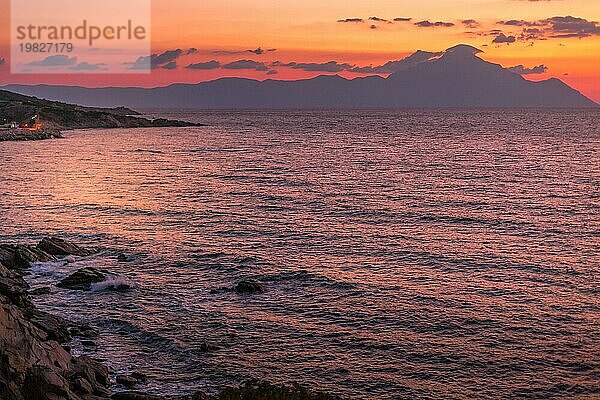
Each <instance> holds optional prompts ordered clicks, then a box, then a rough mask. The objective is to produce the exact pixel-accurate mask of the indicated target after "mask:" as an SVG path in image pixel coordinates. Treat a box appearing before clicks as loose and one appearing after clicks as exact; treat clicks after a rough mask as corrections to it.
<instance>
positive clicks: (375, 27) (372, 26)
mask: <svg viewBox="0 0 600 400" xmlns="http://www.w3.org/2000/svg"><path fill="white" fill-rule="evenodd" d="M369 29H377V25H371V26H369Z"/></svg>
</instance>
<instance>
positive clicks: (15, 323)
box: [0, 238, 336, 400]
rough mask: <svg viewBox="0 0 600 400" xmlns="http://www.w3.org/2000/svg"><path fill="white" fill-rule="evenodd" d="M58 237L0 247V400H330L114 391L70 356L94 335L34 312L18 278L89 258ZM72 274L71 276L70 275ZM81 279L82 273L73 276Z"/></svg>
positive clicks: (100, 370)
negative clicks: (74, 344) (76, 341)
mask: <svg viewBox="0 0 600 400" xmlns="http://www.w3.org/2000/svg"><path fill="white" fill-rule="evenodd" d="M90 254H93V251H92V250H88V249H84V248H82V247H79V246H77V245H75V244H74V243H70V242H67V241H64V240H62V239H58V238H44V239H43V240H42V241H41V242H40V243H38V244H37V245H23V244H16V245H7V244H0V399H2V400H4V399H6V400H8V399H10V400H32V399H35V400H106V399H113V400H234V399H239V400H244V399H247V400H279V399H281V400H284V399H285V400H335V399H336V398H335V397H334V396H331V395H328V394H324V393H314V392H311V391H309V390H308V389H306V388H303V387H301V386H298V385H292V386H282V385H273V384H271V383H268V382H259V381H249V382H246V383H245V384H243V385H242V386H240V387H232V388H225V389H223V390H222V391H221V392H220V393H218V394H214V395H209V394H205V393H202V392H197V393H195V394H192V395H181V396H171V397H162V396H156V395H150V394H146V393H142V392H136V391H128V392H114V391H113V390H112V389H111V386H112V385H113V384H112V382H113V381H114V380H115V379H113V378H115V377H111V376H110V374H109V368H108V367H107V366H106V365H104V364H102V363H100V362H97V361H95V360H93V359H92V358H90V357H88V356H85V355H84V356H79V357H76V356H73V355H72V354H71V352H70V348H69V342H70V340H71V339H72V338H73V337H80V338H87V337H90V335H91V336H93V335H94V330H93V329H92V328H90V327H89V326H82V325H77V324H74V323H72V322H70V321H67V320H64V319H62V318H59V317H56V316H53V315H51V314H48V313H45V312H42V311H40V310H38V309H37V308H36V307H35V305H34V303H33V301H32V293H31V290H30V287H29V286H28V284H27V283H26V281H25V280H24V279H23V276H24V275H25V274H27V273H28V269H29V268H30V266H31V263H35V262H48V261H56V260H58V259H60V258H62V257H66V256H71V255H90ZM74 275H75V274H74ZM82 276H83V279H85V277H86V276H85V274H82V273H80V275H79V277H80V278H81V277H82ZM140 379H144V375H143V374H137V376H133V374H132V376H117V377H116V382H117V383H120V384H121V385H126V386H131V387H132V388H133V387H134V386H135V383H136V381H137V380H140Z"/></svg>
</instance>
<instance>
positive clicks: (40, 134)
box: [0, 128, 63, 142]
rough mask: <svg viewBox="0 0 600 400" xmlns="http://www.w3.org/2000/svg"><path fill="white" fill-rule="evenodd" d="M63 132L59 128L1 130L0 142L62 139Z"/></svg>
mask: <svg viewBox="0 0 600 400" xmlns="http://www.w3.org/2000/svg"><path fill="white" fill-rule="evenodd" d="M62 137H63V135H62V132H61V131H60V130H58V129H49V128H48V129H46V128H45V129H40V130H37V131H30V130H26V129H5V130H0V142H9V141H10V142H23V141H30V140H48V139H61V138H62Z"/></svg>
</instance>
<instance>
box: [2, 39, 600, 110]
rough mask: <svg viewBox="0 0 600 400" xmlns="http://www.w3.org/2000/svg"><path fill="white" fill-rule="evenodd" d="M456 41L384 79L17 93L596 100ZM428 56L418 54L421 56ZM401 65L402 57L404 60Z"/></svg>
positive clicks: (84, 99) (533, 102) (334, 102)
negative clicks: (526, 75)
mask: <svg viewBox="0 0 600 400" xmlns="http://www.w3.org/2000/svg"><path fill="white" fill-rule="evenodd" d="M479 53H481V51H480V50H478V49H476V48H474V47H471V46H468V45H458V46H455V47H452V48H450V49H447V50H446V51H445V52H442V53H425V52H417V53H415V54H413V55H412V56H409V57H407V58H406V59H405V61H406V62H405V63H403V65H402V68H398V69H397V71H396V72H395V73H393V74H391V75H390V76H388V77H387V78H382V77H379V76H369V77H364V78H356V79H352V80H349V79H345V78H342V77H340V76H337V75H334V76H331V75H323V76H318V77H316V78H313V79H305V80H297V81H281V80H272V79H269V80H266V81H257V80H252V79H243V78H223V79H218V80H214V81H210V82H203V83H199V84H174V85H170V86H167V87H159V88H153V89H143V88H93V89H90V88H82V87H69V86H45V85H39V86H22V85H10V86H7V87H6V88H7V89H9V90H12V91H14V92H18V93H23V94H28V95H35V96H38V97H43V98H47V99H52V100H61V101H69V102H74V103H78V104H83V105H88V106H96V107H116V106H127V107H136V108H150V107H156V108H320V107H332V108H367V107H573V108H580V107H588V108H589V107H598V104H596V103H594V102H593V101H592V100H590V99H588V98H587V97H585V96H584V95H582V94H581V93H580V92H578V91H577V90H575V89H573V88H571V87H569V86H568V85H566V84H565V83H563V82H562V81H560V80H558V79H555V78H552V79H548V80H545V81H541V82H532V81H529V80H526V79H524V78H523V77H522V76H520V75H518V74H516V73H514V72H511V71H509V70H508V69H505V68H503V67H502V66H501V65H498V64H493V63H490V62H487V61H484V60H482V59H481V58H479V57H478V56H477V55H478V54H479ZM424 54H425V55H427V54H429V55H431V57H423V55H424ZM401 64H402V62H401Z"/></svg>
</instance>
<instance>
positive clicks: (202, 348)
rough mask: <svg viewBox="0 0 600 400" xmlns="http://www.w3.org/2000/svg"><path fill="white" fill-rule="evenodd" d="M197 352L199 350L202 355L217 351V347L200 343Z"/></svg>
mask: <svg viewBox="0 0 600 400" xmlns="http://www.w3.org/2000/svg"><path fill="white" fill-rule="evenodd" d="M198 350H200V351H201V352H202V353H208V352H210V351H216V350H219V347H218V346H215V345H214V344H210V343H208V342H202V343H200V344H199V345H198Z"/></svg>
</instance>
